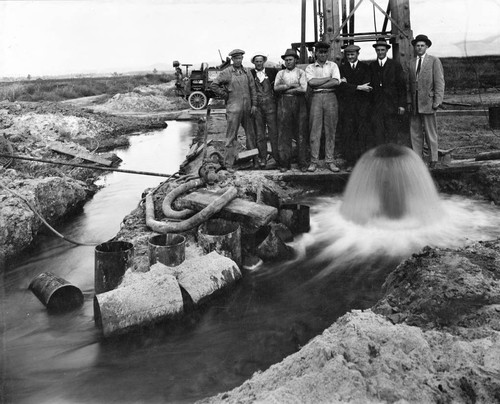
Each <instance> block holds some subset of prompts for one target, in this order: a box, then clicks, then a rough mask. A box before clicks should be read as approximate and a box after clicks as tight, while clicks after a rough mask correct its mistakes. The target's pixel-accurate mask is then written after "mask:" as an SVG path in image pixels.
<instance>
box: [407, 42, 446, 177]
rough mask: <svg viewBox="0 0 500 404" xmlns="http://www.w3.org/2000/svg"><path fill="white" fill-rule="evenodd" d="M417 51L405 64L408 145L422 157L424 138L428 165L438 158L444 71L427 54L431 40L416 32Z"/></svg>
mask: <svg viewBox="0 0 500 404" xmlns="http://www.w3.org/2000/svg"><path fill="white" fill-rule="evenodd" d="M411 44H412V45H413V47H414V49H415V53H416V57H414V58H412V59H411V60H410V62H409V66H408V80H407V83H408V108H409V110H410V111H411V116H410V136H411V147H412V148H413V150H414V151H415V153H417V154H418V155H419V156H422V157H423V155H422V149H423V146H424V137H425V141H426V142H427V146H428V147H429V149H430V153H431V155H430V162H429V167H430V168H434V167H435V166H436V163H437V160H438V134H437V125H436V111H437V109H438V107H439V105H441V103H442V102H443V97H444V74H443V66H442V64H441V61H440V60H439V59H438V58H437V57H435V56H432V55H428V54H427V49H428V48H429V47H430V46H431V45H432V42H431V40H430V39H429V38H427V36H426V35H417V37H416V38H415V39H414V40H413V41H411Z"/></svg>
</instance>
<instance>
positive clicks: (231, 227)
mask: <svg viewBox="0 0 500 404" xmlns="http://www.w3.org/2000/svg"><path fill="white" fill-rule="evenodd" d="M198 245H199V246H200V247H201V248H203V251H205V253H207V254H208V253H209V252H211V251H217V252H218V253H219V254H222V255H223V256H225V257H228V258H231V259H232V260H233V261H234V262H236V265H238V267H239V268H241V229H240V225H239V224H238V223H237V222H232V221H229V220H224V219H210V220H207V221H206V222H205V223H203V224H201V225H200V227H198Z"/></svg>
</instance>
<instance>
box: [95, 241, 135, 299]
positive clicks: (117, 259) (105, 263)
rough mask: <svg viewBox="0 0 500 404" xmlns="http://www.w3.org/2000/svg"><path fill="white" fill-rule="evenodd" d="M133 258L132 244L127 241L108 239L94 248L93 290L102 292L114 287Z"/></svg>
mask: <svg viewBox="0 0 500 404" xmlns="http://www.w3.org/2000/svg"><path fill="white" fill-rule="evenodd" d="M133 258H134V246H133V244H132V243H129V242H127V241H109V242H107V243H102V244H99V245H98V246H97V247H96V248H95V265H94V290H95V293H96V294H98V293H104V292H108V291H110V290H113V289H115V288H116V287H117V286H118V285H119V284H120V282H121V280H122V277H123V274H125V271H126V270H127V268H128V267H129V266H130V264H131V263H132V259H133Z"/></svg>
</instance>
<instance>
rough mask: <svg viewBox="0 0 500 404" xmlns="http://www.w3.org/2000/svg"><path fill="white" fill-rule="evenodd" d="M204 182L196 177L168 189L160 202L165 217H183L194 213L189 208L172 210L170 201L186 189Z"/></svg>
mask: <svg viewBox="0 0 500 404" xmlns="http://www.w3.org/2000/svg"><path fill="white" fill-rule="evenodd" d="M204 184H205V181H203V180H202V179H200V178H198V179H196V180H191V181H188V182H186V183H185V184H182V185H179V186H178V187H177V188H174V189H173V190H172V191H170V192H169V193H168V194H167V195H166V196H165V199H164V200H163V204H162V210H163V214H164V215H165V217H166V218H168V219H184V218H186V217H188V216H192V215H193V214H194V213H195V211H194V210H191V209H183V210H174V209H172V203H173V202H174V201H175V199H176V198H177V197H178V196H180V195H182V194H184V193H186V192H187V191H189V190H191V189H193V188H198V187H201V186H202V185H204Z"/></svg>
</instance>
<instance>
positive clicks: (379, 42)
mask: <svg viewBox="0 0 500 404" xmlns="http://www.w3.org/2000/svg"><path fill="white" fill-rule="evenodd" d="M372 46H373V47H374V48H376V47H377V46H385V47H386V48H387V49H391V45H389V44H388V43H387V41H386V40H385V38H378V39H377V42H375V43H374V44H373V45H372Z"/></svg>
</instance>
